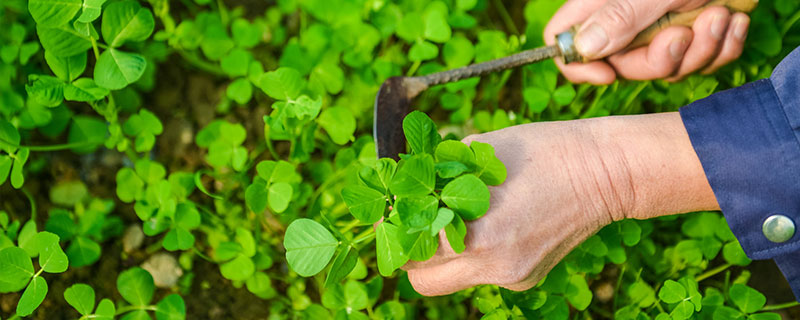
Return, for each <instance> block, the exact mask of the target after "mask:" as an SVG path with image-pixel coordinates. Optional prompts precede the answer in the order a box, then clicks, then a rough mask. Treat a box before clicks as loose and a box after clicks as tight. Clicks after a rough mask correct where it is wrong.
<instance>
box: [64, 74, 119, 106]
mask: <svg viewBox="0 0 800 320" xmlns="http://www.w3.org/2000/svg"><path fill="white" fill-rule="evenodd" d="M108 94H109V91H108V89H106V88H101V87H99V86H97V84H96V83H95V82H94V80H92V79H90V78H80V79H78V80H75V82H73V83H70V84H67V85H66V86H65V87H64V99H67V100H69V101H82V102H91V101H97V100H100V99H103V98H105V97H106V96H107V95H108Z"/></svg>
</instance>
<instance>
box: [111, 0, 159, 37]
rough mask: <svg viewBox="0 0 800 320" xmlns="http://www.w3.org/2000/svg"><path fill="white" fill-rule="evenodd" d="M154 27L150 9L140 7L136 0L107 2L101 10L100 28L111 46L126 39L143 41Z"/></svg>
mask: <svg viewBox="0 0 800 320" xmlns="http://www.w3.org/2000/svg"><path fill="white" fill-rule="evenodd" d="M154 28H155V20H153V13H152V12H150V9H147V8H142V6H141V5H140V4H139V2H138V1H134V0H126V1H121V2H114V3H111V4H109V5H108V6H107V7H106V9H105V10H104V11H103V21H102V25H101V28H100V30H101V31H102V32H103V39H104V40H105V41H106V43H107V44H108V45H109V46H111V47H112V48H116V47H119V46H121V45H123V44H125V42H127V41H134V42H137V41H144V40H146V39H147V38H148V37H150V34H151V33H153V29H154Z"/></svg>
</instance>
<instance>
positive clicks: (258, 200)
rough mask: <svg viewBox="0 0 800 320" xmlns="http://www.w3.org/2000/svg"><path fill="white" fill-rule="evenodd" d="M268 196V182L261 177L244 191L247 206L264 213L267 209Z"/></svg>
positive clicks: (256, 211)
mask: <svg viewBox="0 0 800 320" xmlns="http://www.w3.org/2000/svg"><path fill="white" fill-rule="evenodd" d="M268 196H269V195H268V193H267V183H266V182H265V181H264V180H263V179H261V178H257V179H256V180H255V181H253V183H251V184H250V185H249V186H247V189H246V190H245V192H244V199H245V203H246V204H247V207H248V208H250V210H252V211H253V212H255V213H262V212H264V210H266V209H267V198H268Z"/></svg>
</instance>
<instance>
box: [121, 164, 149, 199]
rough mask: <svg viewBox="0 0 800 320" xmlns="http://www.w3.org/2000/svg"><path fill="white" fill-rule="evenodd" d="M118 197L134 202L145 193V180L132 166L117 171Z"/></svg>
mask: <svg viewBox="0 0 800 320" xmlns="http://www.w3.org/2000/svg"><path fill="white" fill-rule="evenodd" d="M116 180H117V197H119V199H120V200H121V201H122V202H127V203H130V202H133V200H135V199H137V198H138V197H140V195H142V194H143V193H144V181H142V179H141V178H139V176H138V175H136V172H135V171H133V169H131V168H122V169H119V171H117V179H116Z"/></svg>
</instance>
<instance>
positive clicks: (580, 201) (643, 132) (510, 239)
mask: <svg viewBox="0 0 800 320" xmlns="http://www.w3.org/2000/svg"><path fill="white" fill-rule="evenodd" d="M464 140H466V141H465V142H470V141H472V140H477V141H481V142H485V143H489V144H491V145H492V146H494V148H495V153H496V155H497V157H498V158H499V159H500V160H501V161H503V163H504V164H505V165H506V168H507V170H508V178H506V181H505V182H504V183H503V184H501V185H499V186H497V187H490V191H491V194H492V198H491V206H490V207H489V211H488V212H487V213H486V215H484V216H483V217H481V218H480V219H477V220H474V221H471V222H467V236H466V238H465V244H466V250H465V251H464V252H462V253H461V254H456V253H455V252H453V249H452V248H451V247H450V245H449V243H448V242H447V238H446V237H445V234H444V232H441V233H440V234H439V239H440V241H439V249H438V251H437V252H436V254H435V255H434V257H433V258H431V259H430V260H427V261H423V262H415V261H410V262H409V263H408V264H407V265H406V266H405V267H404V268H403V269H405V270H407V271H408V278H409V280H410V281H411V284H412V285H413V286H414V288H415V289H416V290H417V291H418V292H419V293H422V294H424V295H441V294H447V293H451V292H455V291H458V290H461V289H466V288H469V287H472V286H475V285H478V284H496V285H500V286H502V287H505V288H508V289H511V290H525V289H528V288H531V287H533V286H534V285H536V283H537V282H538V281H539V280H540V279H542V278H543V277H544V276H545V275H546V274H547V273H548V272H549V271H550V269H552V268H553V267H554V266H555V265H556V264H557V263H558V262H559V261H560V260H561V259H562V258H563V257H564V256H566V255H567V254H568V253H569V252H570V251H571V250H572V249H573V248H574V247H575V246H577V245H578V244H580V243H581V242H583V241H584V240H585V239H586V238H588V237H589V236H591V235H592V234H594V233H595V232H597V231H598V230H599V229H600V228H602V227H603V226H605V225H607V224H609V223H611V222H612V221H618V220H622V219H625V218H634V219H648V218H652V217H657V216H661V215H665V214H675V213H683V212H692V211H700V210H719V204H718V203H717V202H716V198H715V197H714V193H713V191H712V190H711V187H710V186H709V184H708V181H707V180H706V176H705V173H704V172H703V168H702V165H701V164H700V160H699V159H698V158H697V155H696V154H695V151H694V149H693V148H692V145H691V141H690V140H689V136H688V134H687V133H686V129H685V128H684V127H683V122H682V120H681V118H680V115H678V113H677V112H672V113H662V114H647V115H637V116H616V117H604V118H594V119H585V120H572V121H559V122H539V123H531V124H524V125H518V126H514V127H509V128H505V129H502V130H498V131H494V132H489V133H485V134H481V135H476V136H470V137H467V138H466V139H464Z"/></svg>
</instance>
